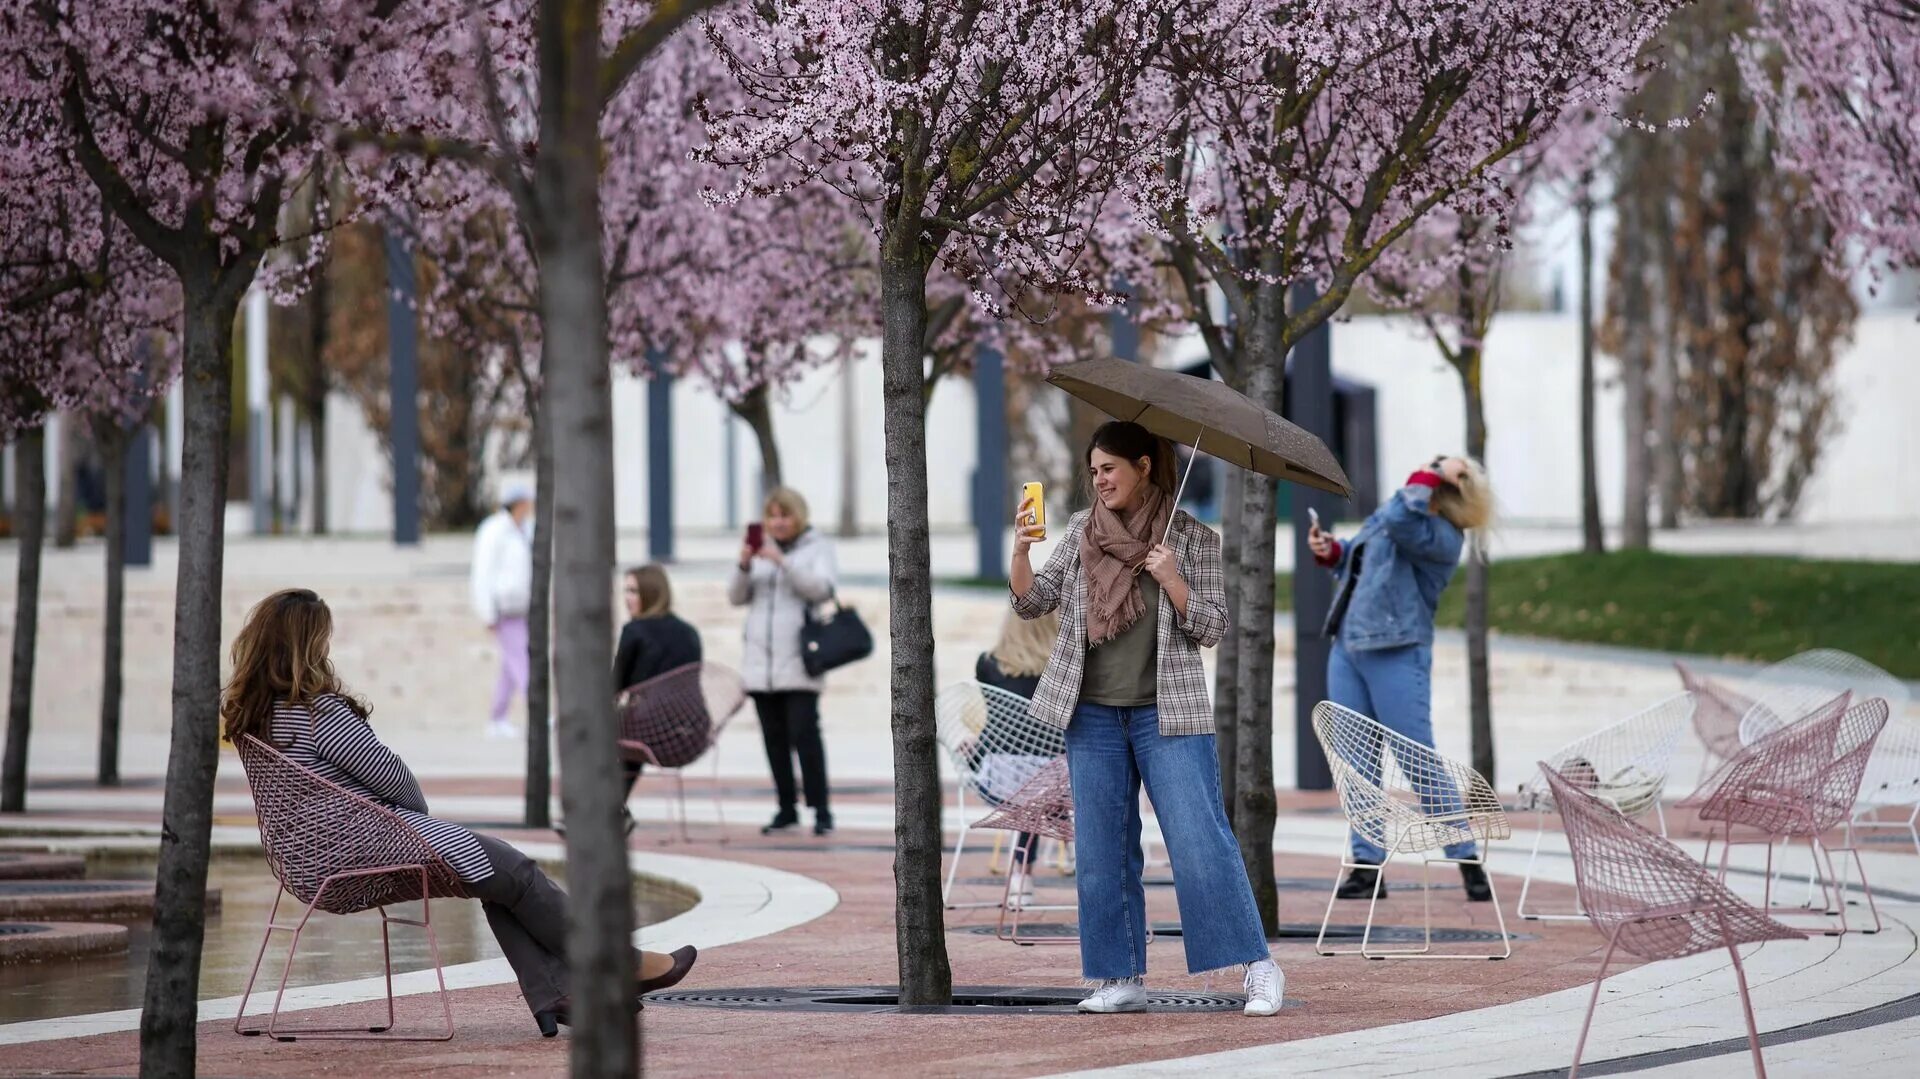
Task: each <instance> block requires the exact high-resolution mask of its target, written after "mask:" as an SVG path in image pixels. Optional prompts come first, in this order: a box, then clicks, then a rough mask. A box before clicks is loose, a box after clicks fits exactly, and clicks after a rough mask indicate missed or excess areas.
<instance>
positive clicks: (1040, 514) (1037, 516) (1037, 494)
mask: <svg viewBox="0 0 1920 1079" xmlns="http://www.w3.org/2000/svg"><path fill="white" fill-rule="evenodd" d="M1020 501H1021V502H1031V503H1033V508H1032V510H1031V511H1030V513H1031V515H1032V520H1031V521H1030V522H1028V526H1027V527H1028V528H1031V529H1036V530H1038V531H1039V533H1040V535H1039V538H1041V539H1045V538H1046V535H1047V495H1046V489H1045V488H1044V487H1042V486H1041V485H1040V484H1038V483H1028V484H1026V485H1024V486H1022V487H1021V488H1020Z"/></svg>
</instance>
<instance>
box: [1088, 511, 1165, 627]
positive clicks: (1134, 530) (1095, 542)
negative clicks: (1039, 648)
mask: <svg viewBox="0 0 1920 1079" xmlns="http://www.w3.org/2000/svg"><path fill="white" fill-rule="evenodd" d="M1172 515H1173V499H1172V498H1171V497H1170V496H1169V495H1168V494H1167V493H1166V492H1165V491H1162V490H1161V489H1160V488H1158V487H1155V486H1153V485H1151V484H1149V485H1148V486H1147V489H1146V491H1145V493H1144V494H1142V496H1141V498H1140V504H1139V505H1138V506H1135V507H1134V508H1133V509H1131V510H1128V511H1127V512H1125V513H1124V514H1122V513H1115V512H1114V511H1113V510H1110V509H1108V508H1107V507H1106V505H1105V503H1102V502H1101V501H1100V500H1099V499H1098V498H1096V499H1094V501H1093V512H1092V513H1091V514H1089V515H1088V517H1087V527H1086V529H1085V530H1084V531H1082V532H1081V534H1080V573H1081V578H1082V579H1083V580H1084V581H1085V582H1086V586H1087V644H1089V645H1098V644H1104V643H1106V642H1107V641H1110V640H1112V639H1114V638H1115V637H1118V636H1120V635H1121V634H1122V633H1125V632H1126V631H1127V628H1128V627H1130V626H1132V625H1133V624H1134V623H1135V622H1138V621H1139V620H1140V616H1141V615H1143V614H1146V613H1147V611H1146V606H1145V605H1144V604H1142V603H1141V602H1140V589H1139V587H1138V585H1137V583H1136V581H1135V578H1136V577H1137V576H1138V575H1139V573H1140V568H1141V566H1143V565H1144V564H1145V563H1146V561H1147V552H1148V551H1149V550H1152V549H1153V545H1154V544H1156V543H1159V542H1160V537H1161V536H1163V535H1165V534H1166V531H1167V520H1168V518H1170V517H1171V516H1172Z"/></svg>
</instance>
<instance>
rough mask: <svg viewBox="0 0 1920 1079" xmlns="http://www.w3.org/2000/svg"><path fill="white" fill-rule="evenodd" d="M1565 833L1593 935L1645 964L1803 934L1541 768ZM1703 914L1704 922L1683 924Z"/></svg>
mask: <svg viewBox="0 0 1920 1079" xmlns="http://www.w3.org/2000/svg"><path fill="white" fill-rule="evenodd" d="M1540 772H1541V778H1542V781H1543V782H1544V783H1545V784H1546V786H1547V789H1548V792H1549V794H1550V795H1551V797H1552V798H1553V801H1554V804H1555V805H1556V806H1558V807H1559V809H1560V819H1561V821H1562V824H1563V826H1564V827H1565V828H1566V835H1567V846H1568V847H1569V848H1570V849H1571V851H1572V853H1573V875H1574V882H1575V886H1576V887H1577V888H1578V890H1579V893H1580V906H1581V908H1582V909H1583V910H1585V911H1586V914H1587V917H1588V918H1589V919H1591V920H1592V921H1593V924H1594V927H1595V928H1596V929H1598V930H1600V932H1601V933H1602V934H1605V935H1607V936H1609V937H1612V936H1614V934H1616V933H1618V940H1619V943H1620V946H1621V947H1623V948H1626V949H1627V950H1628V951H1630V952H1632V953H1634V954H1636V955H1639V956H1641V957H1642V958H1645V959H1674V958H1678V957H1680V956H1684V955H1693V954H1694V953H1696V952H1704V951H1707V950H1708V949H1711V948H1720V947H1725V946H1727V945H1728V944H1729V943H1740V942H1742V941H1751V940H1767V939H1792V938H1797V937H1800V936H1802V935H1803V934H1801V933H1799V932H1797V931H1795V930H1792V929H1788V928H1787V927H1786V926H1783V925H1780V924H1779V923H1777V922H1774V921H1773V920H1772V919H1769V918H1767V917H1765V916H1764V915H1761V914H1760V913H1759V912H1758V911H1756V910H1754V909H1753V907H1751V906H1750V905H1749V904H1747V903H1745V902H1743V901H1742V900H1741V899H1740V898H1739V897H1738V896H1736V895H1734V894H1733V893H1732V892H1731V891H1729V890H1728V889H1727V887H1726V885H1724V884H1722V883H1720V882H1719V881H1718V880H1716V879H1714V876H1713V874H1712V873H1710V872H1708V870H1707V869H1706V867H1705V866H1702V865H1701V864H1700V863H1699V861H1698V860H1696V859H1694V858H1693V857H1692V856H1690V855H1688V854H1687V853H1686V852H1685V851H1683V850H1681V849H1680V848H1679V847H1676V846H1674V845H1673V844H1672V843H1669V842H1668V841H1667V840H1665V839H1662V838H1660V837H1659V836H1657V835H1655V834H1653V833H1652V832H1650V831H1648V830H1647V829H1645V828H1643V827H1641V826H1640V825H1638V824H1635V823H1634V822H1633V821H1631V820H1628V819H1627V818H1626V817H1624V816H1621V815H1620V812H1619V811H1618V810H1616V809H1614V808H1613V806H1611V805H1609V804H1608V803H1606V802H1604V801H1601V800H1600V799H1598V798H1595V797H1594V796H1593V795H1591V794H1588V793H1587V792H1586V791H1584V790H1582V789H1580V787H1579V786H1578V785H1576V784H1575V783H1572V782H1570V781H1569V780H1568V779H1567V777H1565V776H1563V775H1561V774H1560V773H1559V772H1557V771H1555V770H1554V769H1553V768H1552V767H1550V766H1549V765H1548V764H1547V762H1545V761H1541V762H1540ZM1690 914H1706V915H1708V916H1706V917H1698V916H1696V917H1689V916H1688V915H1690Z"/></svg>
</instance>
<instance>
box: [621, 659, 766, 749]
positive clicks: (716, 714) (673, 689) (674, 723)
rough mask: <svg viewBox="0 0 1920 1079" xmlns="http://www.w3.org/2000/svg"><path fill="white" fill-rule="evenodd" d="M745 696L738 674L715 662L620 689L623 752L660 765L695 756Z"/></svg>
mask: <svg viewBox="0 0 1920 1079" xmlns="http://www.w3.org/2000/svg"><path fill="white" fill-rule="evenodd" d="M746 701H747V691H746V686H745V684H744V683H742V682H741V680H740V676H739V675H737V674H735V673H734V672H733V671H731V670H729V669H728V668H726V667H723V666H721V665H720V664H717V663H704V662H702V663H688V664H686V665H684V666H680V667H675V668H674V669H672V670H670V671H667V672H665V673H662V674H657V675H655V676H653V677H652V678H649V679H647V680H646V681H644V682H641V683H639V684H638V685H633V686H628V687H627V688H626V689H624V690H622V691H621V692H620V696H619V698H618V700H617V701H616V705H617V707H618V708H619V711H620V742H621V748H622V752H623V753H627V754H636V753H637V754H640V755H642V756H644V757H646V758H647V759H649V760H651V761H652V762H653V763H654V764H657V765H660V766H661V767H664V768H680V767H684V766H685V765H688V764H692V763H693V762H694V761H695V760H698V759H699V757H700V755H701V754H702V753H705V752H706V751H707V749H708V747H710V746H712V745H713V742H714V739H715V738H716V737H717V736H718V734H719V731H720V729H721V727H722V726H724V725H725V723H726V722H727V720H729V719H731V718H733V715H734V713H736V712H738V711H739V710H740V709H741V707H742V706H743V705H745V704H746Z"/></svg>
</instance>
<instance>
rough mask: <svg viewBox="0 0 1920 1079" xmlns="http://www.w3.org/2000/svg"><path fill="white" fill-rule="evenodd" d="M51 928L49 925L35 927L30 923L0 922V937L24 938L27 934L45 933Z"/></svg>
mask: <svg viewBox="0 0 1920 1079" xmlns="http://www.w3.org/2000/svg"><path fill="white" fill-rule="evenodd" d="M52 928H53V927H52V926H50V925H35V924H33V923H31V922H0V937H24V936H26V935H27V934H28V933H45V932H46V931H47V930H49V929H52Z"/></svg>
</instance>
